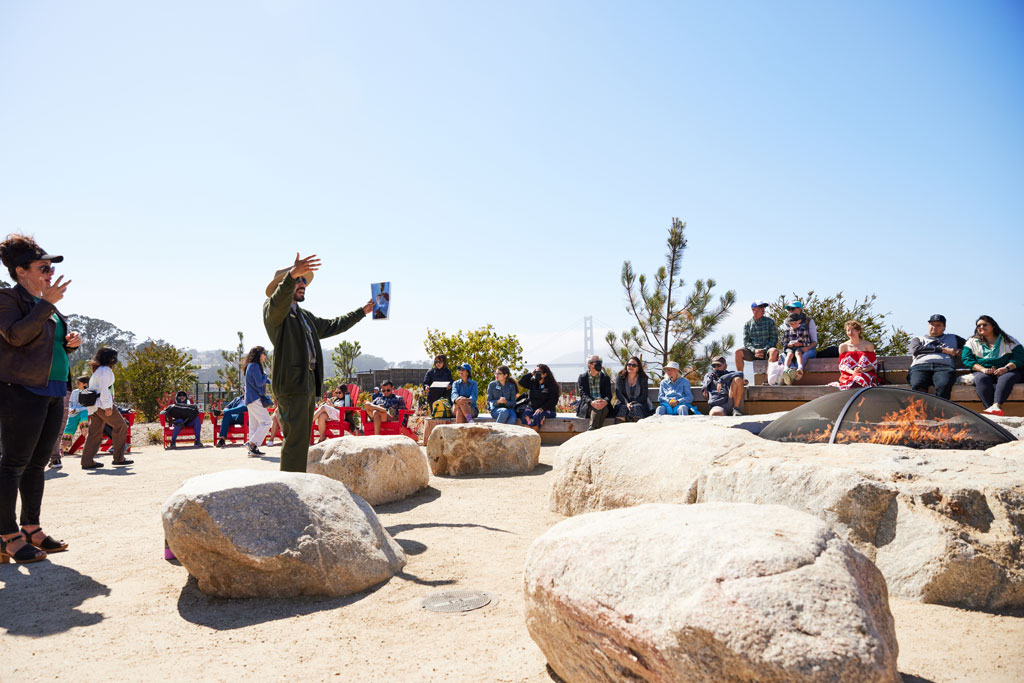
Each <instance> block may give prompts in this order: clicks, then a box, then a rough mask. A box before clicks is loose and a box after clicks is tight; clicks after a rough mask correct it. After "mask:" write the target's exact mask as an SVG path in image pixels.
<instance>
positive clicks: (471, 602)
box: [420, 590, 494, 612]
mask: <svg viewBox="0 0 1024 683" xmlns="http://www.w3.org/2000/svg"><path fill="white" fill-rule="evenodd" d="M493 599H494V596H493V595H491V594H490V593H487V592H485V591H468V590H455V591H440V592H437V593H431V594H430V595H428V596H427V597H425V598H423V602H421V603H420V605H421V606H423V607H425V608H426V609H428V610H430V611H431V612H469V611H470V610H474V609H480V608H481V607H483V606H485V605H489V604H491V601H492V600H493Z"/></svg>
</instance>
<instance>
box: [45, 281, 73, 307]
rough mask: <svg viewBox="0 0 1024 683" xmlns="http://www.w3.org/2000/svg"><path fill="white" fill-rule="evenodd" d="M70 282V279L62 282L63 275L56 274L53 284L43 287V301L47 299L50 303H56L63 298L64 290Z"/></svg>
mask: <svg viewBox="0 0 1024 683" xmlns="http://www.w3.org/2000/svg"><path fill="white" fill-rule="evenodd" d="M62 283H63V284H62ZM70 284H71V280H68V281H67V282H64V276H63V275H58V276H57V280H56V281H55V282H54V283H53V284H51V285H46V286H45V287H43V296H42V299H43V301H47V302H49V303H51V304H55V303H57V302H58V301H60V300H61V299H63V298H64V292H65V291H67V288H68V285H70Z"/></svg>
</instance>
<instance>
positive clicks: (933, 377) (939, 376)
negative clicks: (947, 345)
mask: <svg viewBox="0 0 1024 683" xmlns="http://www.w3.org/2000/svg"><path fill="white" fill-rule="evenodd" d="M955 381H956V371H955V370H954V369H953V366H952V365H948V364H946V363H934V362H929V363H918V364H917V365H911V366H910V370H909V371H908V372H907V382H908V383H909V384H910V388H911V389H913V390H915V391H923V392H926V393H927V391H928V387H929V386H932V385H935V395H936V396H940V397H942V398H944V399H947V400H948V399H949V395H950V393H952V391H953V383H954V382H955Z"/></svg>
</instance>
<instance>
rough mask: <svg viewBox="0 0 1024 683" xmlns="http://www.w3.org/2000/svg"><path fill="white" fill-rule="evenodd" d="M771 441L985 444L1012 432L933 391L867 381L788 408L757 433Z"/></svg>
mask: <svg viewBox="0 0 1024 683" xmlns="http://www.w3.org/2000/svg"><path fill="white" fill-rule="evenodd" d="M760 436H761V437H763V438H765V439H771V440H772V441H789V442H799V443H838V444H844V443H877V444H886V445H889V446H910V447H911V448H948V449H970V450H985V449H988V448H991V447H992V446H997V445H999V444H1002V443H1007V442H1010V441H1014V440H1015V439H1014V436H1013V435H1012V434H1010V433H1009V432H1008V431H1006V430H1005V429H1003V428H1002V427H1000V426H999V425H997V424H995V423H993V422H991V421H989V420H987V419H986V418H985V417H983V416H982V415H979V414H978V413H976V412H974V411H973V410H969V409H967V408H964V407H963V406H960V405H957V404H956V403H953V402H952V401H947V400H946V399H943V398H939V397H938V396H934V395H932V394H924V393H921V392H919V391H912V390H910V389H900V388H897V387H871V388H868V389H861V390H860V391H849V392H847V391H842V392H839V393H837V394H829V395H828V396H822V397H821V398H817V399H815V400H813V401H810V402H808V403H805V404H804V405H802V406H800V407H799V408H796V409H794V410H791V411H790V412H788V413H787V414H785V415H783V416H782V417H780V418H779V419H777V420H775V421H774V422H772V423H771V424H770V425H768V426H767V427H765V428H764V429H763V430H762V431H761V434H760Z"/></svg>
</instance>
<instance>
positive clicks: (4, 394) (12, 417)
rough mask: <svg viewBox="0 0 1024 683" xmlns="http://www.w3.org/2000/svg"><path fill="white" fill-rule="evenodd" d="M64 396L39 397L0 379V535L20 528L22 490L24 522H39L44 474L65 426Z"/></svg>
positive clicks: (22, 517)
mask: <svg viewBox="0 0 1024 683" xmlns="http://www.w3.org/2000/svg"><path fill="white" fill-rule="evenodd" d="M63 415H64V398H63V397H62V396H37V395H36V394H33V393H32V392H31V391H29V390H28V389H26V388H25V387H23V386H21V385H20V384H9V383H7V382H0V450H2V452H0V534H4V535H7V534H13V533H16V532H17V531H18V524H17V522H16V520H15V516H14V510H15V504H16V503H17V500H18V492H19V491H20V492H21V525H22V526H31V525H33V524H39V508H40V507H41V506H42V503H43V473H44V471H45V469H46V463H47V462H48V461H49V460H50V454H51V453H52V452H53V444H54V443H55V442H56V441H57V438H58V437H59V436H60V433H61V431H62V429H63V427H64V425H62V424H61V418H62V417H63Z"/></svg>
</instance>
